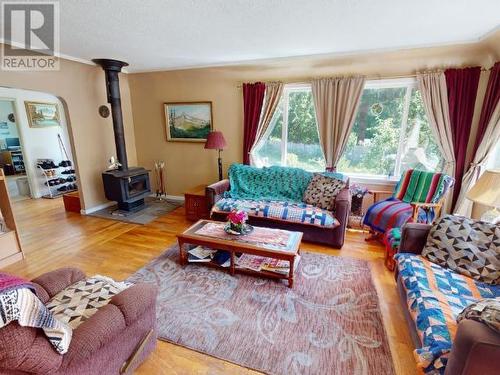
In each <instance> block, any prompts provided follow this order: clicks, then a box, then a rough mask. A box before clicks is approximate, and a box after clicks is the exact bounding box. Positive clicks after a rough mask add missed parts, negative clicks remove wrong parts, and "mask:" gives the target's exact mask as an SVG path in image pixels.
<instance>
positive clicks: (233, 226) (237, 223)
mask: <svg viewBox="0 0 500 375" xmlns="http://www.w3.org/2000/svg"><path fill="white" fill-rule="evenodd" d="M227 220H228V221H227V224H226V226H225V229H226V232H227V233H229V234H237V235H242V234H248V233H250V232H251V231H252V229H253V228H252V227H251V226H250V225H248V224H247V220H248V214H247V213H246V212H245V211H243V210H233V211H231V212H230V213H229V215H227Z"/></svg>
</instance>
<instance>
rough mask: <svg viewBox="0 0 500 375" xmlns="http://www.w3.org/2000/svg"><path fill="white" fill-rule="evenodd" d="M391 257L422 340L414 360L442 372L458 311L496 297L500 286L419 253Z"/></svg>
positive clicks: (433, 370)
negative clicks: (481, 300)
mask: <svg viewBox="0 0 500 375" xmlns="http://www.w3.org/2000/svg"><path fill="white" fill-rule="evenodd" d="M394 258H395V259H396V260H397V263H398V269H399V273H400V276H401V279H402V282H403V286H404V288H405V290H406V298H407V304H408V308H409V311H410V314H411V316H412V319H413V321H414V323H415V327H416V329H417V332H418V334H419V337H420V339H421V342H422V347H421V348H419V349H416V350H415V353H414V354H415V358H416V360H417V364H418V366H419V367H420V368H422V369H423V370H424V372H425V373H426V374H443V373H444V369H445V366H446V363H447V360H448V356H449V353H450V350H451V346H452V342H453V339H454V337H455V333H456V329H457V323H456V319H457V317H458V315H459V314H460V312H462V310H463V309H464V308H466V307H467V306H468V305H470V304H471V303H474V302H476V301H478V300H480V299H483V298H496V297H500V286H498V285H489V284H485V283H481V282H478V281H475V280H473V279H471V278H469V277H466V276H463V275H460V274H458V273H455V272H453V271H450V270H448V269H446V268H443V267H441V266H439V265H437V264H434V263H432V262H430V261H428V260H427V259H425V258H423V257H422V256H420V255H414V254H405V253H401V254H397V255H396V256H395V257H394Z"/></svg>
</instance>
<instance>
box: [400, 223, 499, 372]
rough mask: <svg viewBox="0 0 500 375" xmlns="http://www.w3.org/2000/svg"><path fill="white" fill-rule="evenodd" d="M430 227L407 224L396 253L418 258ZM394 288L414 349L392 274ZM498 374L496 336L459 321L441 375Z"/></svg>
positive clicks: (416, 341)
mask: <svg viewBox="0 0 500 375" xmlns="http://www.w3.org/2000/svg"><path fill="white" fill-rule="evenodd" d="M430 228H431V225H428V224H417V223H408V224H405V225H404V226H403V228H402V233H401V244H400V250H399V252H400V253H413V254H420V253H421V252H422V250H423V248H424V246H425V243H426V241H427V234H428V233H429V230H430ZM396 279H397V287H398V292H399V294H400V300H401V304H402V306H403V311H404V315H405V318H406V320H407V323H408V327H409V329H410V335H411V338H412V341H413V343H414V345H415V347H416V348H420V347H421V346H422V343H421V341H420V337H419V336H418V334H417V331H416V328H415V323H414V322H413V320H412V318H411V316H410V312H409V311H408V306H407V304H406V292H405V289H404V287H403V285H402V281H401V278H400V277H399V276H398V274H397V271H396ZM499 373H500V335H499V334H498V333H496V332H495V331H493V330H492V329H490V328H488V327H487V326H486V325H484V324H483V323H480V322H476V321H473V320H468V319H467V320H462V321H461V322H460V323H459V324H458V327H457V333H456V335H455V340H454V341H453V346H452V350H451V353H450V357H449V359H448V363H447V365H446V369H445V375H494V374H499Z"/></svg>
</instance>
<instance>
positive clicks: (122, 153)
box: [92, 59, 128, 171]
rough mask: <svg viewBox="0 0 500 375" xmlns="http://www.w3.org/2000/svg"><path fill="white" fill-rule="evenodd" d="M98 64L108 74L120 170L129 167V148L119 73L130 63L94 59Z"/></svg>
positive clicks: (107, 79) (107, 89) (109, 101)
mask: <svg viewBox="0 0 500 375" xmlns="http://www.w3.org/2000/svg"><path fill="white" fill-rule="evenodd" d="M92 61H93V62H94V63H96V64H97V65H100V66H101V67H102V68H103V69H104V73H105V75H106V92H107V95H108V103H109V104H111V116H112V118H113V131H114V134H115V145H116V157H117V158H118V162H119V163H120V164H121V166H120V167H119V168H118V169H120V170H124V171H126V170H127V169H128V161H127V149H126V147H125V132H124V129H123V116H122V103H121V96H120V81H119V78H118V73H120V72H121V70H122V68H123V67H124V66H128V63H126V62H124V61H119V60H111V59H93V60H92Z"/></svg>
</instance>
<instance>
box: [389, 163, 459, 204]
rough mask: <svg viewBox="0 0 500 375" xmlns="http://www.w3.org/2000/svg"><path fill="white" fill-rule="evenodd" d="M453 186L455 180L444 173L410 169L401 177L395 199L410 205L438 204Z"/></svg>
mask: <svg viewBox="0 0 500 375" xmlns="http://www.w3.org/2000/svg"><path fill="white" fill-rule="evenodd" d="M452 184H453V179H452V178H451V177H449V176H447V175H445V174H442V173H434V172H424V171H419V170H417V169H409V170H407V171H406V172H405V173H403V175H402V176H401V179H400V180H399V183H398V184H397V185H396V188H395V189H394V194H393V197H394V198H395V199H398V200H400V201H403V202H406V203H410V202H418V203H436V202H438V201H439V200H440V199H441V197H442V196H443V195H444V194H445V193H446V191H447V190H448V189H449V188H450V186H451V185H452Z"/></svg>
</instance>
